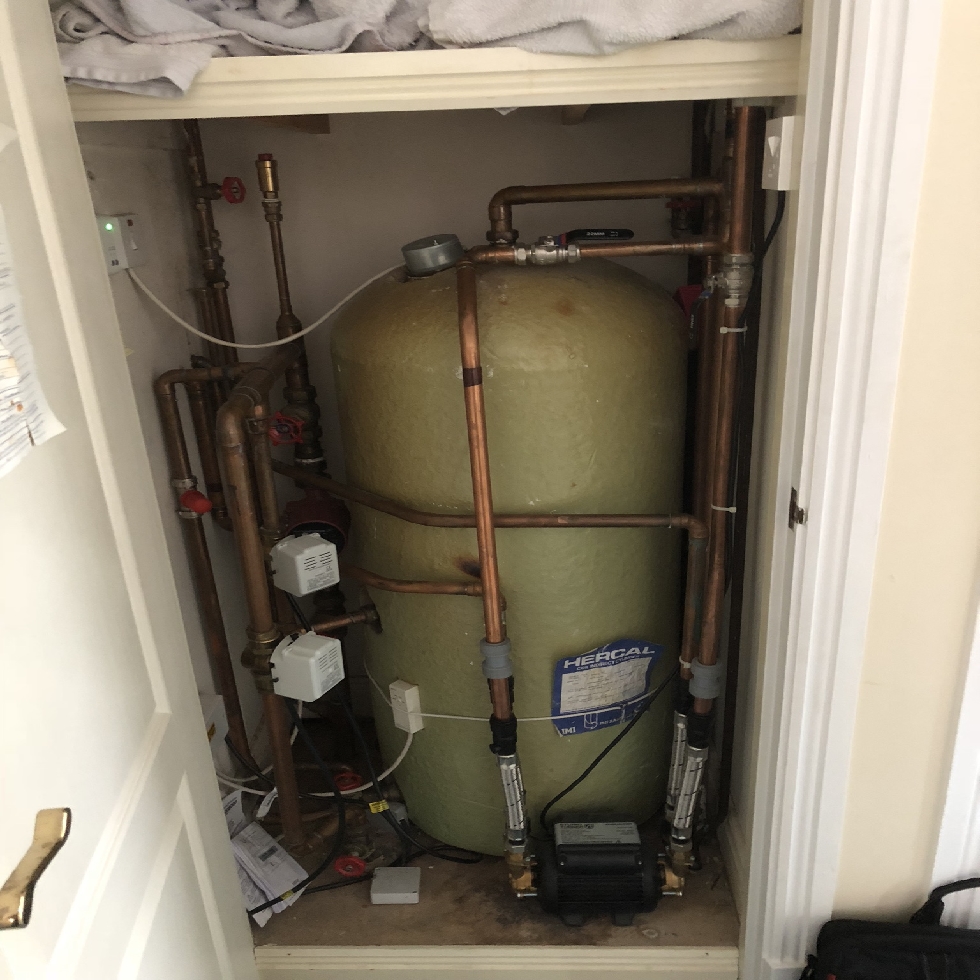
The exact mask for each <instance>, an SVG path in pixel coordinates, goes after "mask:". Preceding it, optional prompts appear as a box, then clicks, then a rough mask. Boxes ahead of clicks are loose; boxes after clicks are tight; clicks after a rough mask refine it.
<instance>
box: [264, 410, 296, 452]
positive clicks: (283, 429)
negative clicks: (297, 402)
mask: <svg viewBox="0 0 980 980" xmlns="http://www.w3.org/2000/svg"><path fill="white" fill-rule="evenodd" d="M269 438H270V439H271V440H272V445H273V446H290V445H293V444H294V443H300V442H302V441H303V420H302V419H296V418H293V417H292V416H291V415H283V414H282V412H276V414H275V415H273V416H272V420H271V421H270V422H269Z"/></svg>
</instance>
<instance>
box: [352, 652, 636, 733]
mask: <svg viewBox="0 0 980 980" xmlns="http://www.w3.org/2000/svg"><path fill="white" fill-rule="evenodd" d="M364 673H365V674H366V675H367V679H368V680H369V681H370V682H371V683H372V684H373V685H374V689H375V690H376V691H377V692H378V694H380V695H381V700H382V701H384V703H385V704H386V705H388V707H389V708H390V707H391V702H390V701H389V700H388V696H387V695H386V694H385V692H384V690H383V688H382V687H381V685H380V684H379V683H378V682H377V681H376V680H375V679H374V678H373V677H372V676H371V671H369V670H368V669H367V665H365V667H364ZM645 697H646V694H643V695H641V696H640V697H638V698H633V701H642V700H643V699H644V698H645ZM633 701H628V702H626V703H627V704H632V703H633ZM577 714H585V712H578V713H577ZM421 716H422V717H423V718H443V719H445V720H446V721H482V722H483V723H484V724H486V721H487V719H486V718H474V717H472V716H471V715H434V714H430V713H429V712H427V711H423V712H421ZM573 717H575V714H568V715H545V716H544V717H542V718H518V719H517V720H518V721H519V722H520V723H521V724H524V723H525V722H528V721H568V719H569V718H573Z"/></svg>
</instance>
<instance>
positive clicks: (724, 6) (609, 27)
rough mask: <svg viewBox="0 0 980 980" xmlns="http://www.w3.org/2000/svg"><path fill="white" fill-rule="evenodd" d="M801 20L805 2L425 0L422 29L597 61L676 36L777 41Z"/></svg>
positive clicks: (465, 41) (456, 39) (445, 38)
mask: <svg viewBox="0 0 980 980" xmlns="http://www.w3.org/2000/svg"><path fill="white" fill-rule="evenodd" d="M801 20H802V0H700V2H694V0H560V2H555V0H430V3H429V4H428V11H427V17H426V18H425V19H424V20H423V21H422V27H423V30H425V31H426V33H428V34H429V35H430V36H431V37H432V39H433V40H434V41H436V42H437V43H439V44H441V45H443V46H445V47H473V46H477V45H493V46H497V45H508V46H513V47H518V48H523V49H524V50H526V51H537V52H546V53H552V54H593V55H600V54H613V53H614V52H616V51H621V50H622V49H623V48H626V47H630V46H632V45H637V44H650V43H652V42H654V41H666V40H668V39H669V38H677V37H685V38H696V37H699V38H708V37H710V38H714V39H716V40H729V41H730V40H753V39H758V38H765V37H778V36H780V35H782V34H788V33H789V32H790V31H792V30H793V29H794V28H796V27H799V25H800V23H801Z"/></svg>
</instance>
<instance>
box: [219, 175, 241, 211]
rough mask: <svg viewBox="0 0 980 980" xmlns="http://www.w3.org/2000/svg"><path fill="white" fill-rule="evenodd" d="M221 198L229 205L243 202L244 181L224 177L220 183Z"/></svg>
mask: <svg viewBox="0 0 980 980" xmlns="http://www.w3.org/2000/svg"><path fill="white" fill-rule="evenodd" d="M221 196H222V197H223V198H224V199H225V200H226V201H227V202H228V203H229V204H241V203H242V201H244V200H245V181H243V180H242V178H241V177H225V179H224V180H223V181H222V182H221Z"/></svg>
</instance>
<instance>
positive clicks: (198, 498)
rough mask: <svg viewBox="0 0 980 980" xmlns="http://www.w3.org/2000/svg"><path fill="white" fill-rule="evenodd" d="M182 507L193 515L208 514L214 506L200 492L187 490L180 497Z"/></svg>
mask: <svg viewBox="0 0 980 980" xmlns="http://www.w3.org/2000/svg"><path fill="white" fill-rule="evenodd" d="M180 506H181V507H183V508H184V509H185V510H189V511H190V512H191V513H192V514H207V513H209V512H210V510H211V506H212V504H211V501H210V500H208V498H207V497H205V496H204V494H203V493H201V491H200V490H185V491H184V492H183V493H182V494H181V495H180Z"/></svg>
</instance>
